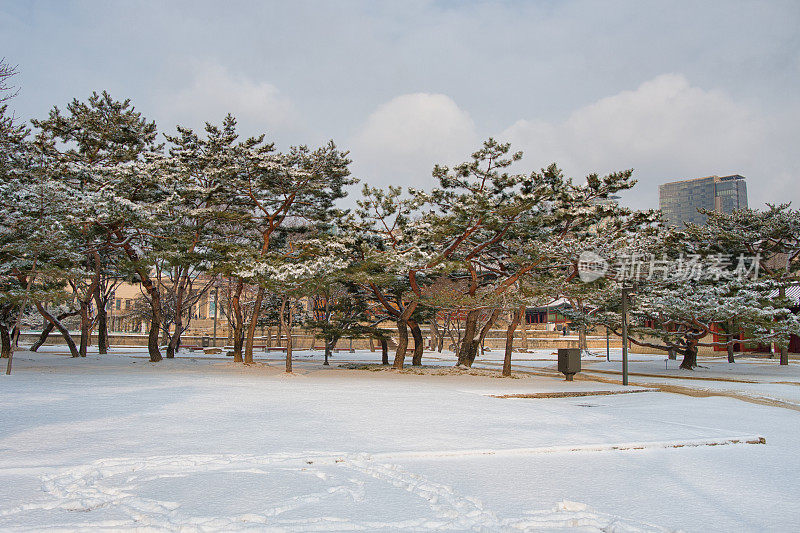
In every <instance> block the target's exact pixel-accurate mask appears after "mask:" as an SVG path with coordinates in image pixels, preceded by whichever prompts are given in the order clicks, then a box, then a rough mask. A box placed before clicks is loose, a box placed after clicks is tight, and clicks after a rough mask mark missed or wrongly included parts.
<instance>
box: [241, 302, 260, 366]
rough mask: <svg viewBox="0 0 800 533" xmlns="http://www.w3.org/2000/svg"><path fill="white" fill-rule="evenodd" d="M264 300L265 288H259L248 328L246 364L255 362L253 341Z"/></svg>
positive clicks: (245, 350) (245, 353) (245, 347)
mask: <svg viewBox="0 0 800 533" xmlns="http://www.w3.org/2000/svg"><path fill="white" fill-rule="evenodd" d="M263 300H264V287H259V288H258V292H257V293H256V301H255V304H254V306H253V315H252V316H251V317H250V325H249V326H248V327H247V339H246V340H245V344H244V362H245V364H250V363H252V362H253V339H254V338H255V336H256V324H257V323H258V317H259V316H260V315H261V302H262V301H263Z"/></svg>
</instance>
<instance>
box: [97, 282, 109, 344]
mask: <svg viewBox="0 0 800 533" xmlns="http://www.w3.org/2000/svg"><path fill="white" fill-rule="evenodd" d="M101 292H102V291H101V290H100V284H98V285H97V288H96V289H95V290H94V306H95V307H96V308H97V352H98V353H99V354H101V355H105V354H107V353H108V311H107V310H106V304H107V303H108V302H107V301H105V300H104V299H103V295H102V294H101Z"/></svg>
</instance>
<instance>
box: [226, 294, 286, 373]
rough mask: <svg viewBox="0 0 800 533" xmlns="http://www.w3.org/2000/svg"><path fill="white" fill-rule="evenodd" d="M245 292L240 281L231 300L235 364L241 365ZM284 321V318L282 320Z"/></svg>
mask: <svg viewBox="0 0 800 533" xmlns="http://www.w3.org/2000/svg"><path fill="white" fill-rule="evenodd" d="M243 290H244V282H242V281H239V282H237V283H236V288H235V289H234V291H233V298H231V307H232V308H233V320H234V322H233V362H234V363H241V362H243V361H244V359H242V333H243V331H244V316H243V315H242V291H243ZM281 320H283V318H281Z"/></svg>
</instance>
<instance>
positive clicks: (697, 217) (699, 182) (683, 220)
mask: <svg viewBox="0 0 800 533" xmlns="http://www.w3.org/2000/svg"><path fill="white" fill-rule="evenodd" d="M658 197H659V207H660V208H661V211H662V212H663V213H664V217H665V218H666V220H667V222H668V223H669V224H670V225H673V226H680V227H682V226H683V225H684V224H687V223H690V222H691V223H693V224H705V223H706V216H705V215H703V214H702V213H700V212H699V211H698V209H707V210H709V211H717V212H718V213H733V212H734V211H735V210H737V209H743V208H746V207H747V184H746V183H745V181H744V176H740V175H738V174H734V175H732V176H722V177H720V176H708V177H705V178H695V179H691V180H683V181H673V182H670V183H664V184H663V185H659V187H658Z"/></svg>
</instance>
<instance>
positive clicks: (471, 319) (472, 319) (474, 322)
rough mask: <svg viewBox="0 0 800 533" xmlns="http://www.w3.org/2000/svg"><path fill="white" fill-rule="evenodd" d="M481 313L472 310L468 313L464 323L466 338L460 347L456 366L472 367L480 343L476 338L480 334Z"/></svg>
mask: <svg viewBox="0 0 800 533" xmlns="http://www.w3.org/2000/svg"><path fill="white" fill-rule="evenodd" d="M479 316H480V311H478V310H477V309H472V310H470V311H469V312H468V313H467V318H466V320H465V321H464V336H463V337H462V339H461V343H460V345H459V347H458V362H457V363H456V366H466V367H470V366H472V362H473V361H474V360H475V357H476V356H477V352H478V341H476V340H475V336H476V335H477V334H478V317H479Z"/></svg>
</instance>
